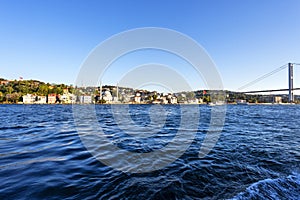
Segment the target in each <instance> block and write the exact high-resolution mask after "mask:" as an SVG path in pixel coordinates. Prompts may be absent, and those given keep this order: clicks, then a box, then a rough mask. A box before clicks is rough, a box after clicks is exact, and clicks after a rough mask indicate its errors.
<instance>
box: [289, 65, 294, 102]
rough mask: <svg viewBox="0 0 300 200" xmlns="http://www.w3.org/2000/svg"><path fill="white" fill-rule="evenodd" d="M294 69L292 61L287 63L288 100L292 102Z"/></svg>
mask: <svg viewBox="0 0 300 200" xmlns="http://www.w3.org/2000/svg"><path fill="white" fill-rule="evenodd" d="M293 80H294V71H293V63H289V102H290V103H292V102H294V84H293Z"/></svg>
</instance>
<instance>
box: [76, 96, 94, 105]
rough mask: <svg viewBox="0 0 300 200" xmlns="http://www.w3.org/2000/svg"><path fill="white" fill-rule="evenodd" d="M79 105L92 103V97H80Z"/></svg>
mask: <svg viewBox="0 0 300 200" xmlns="http://www.w3.org/2000/svg"><path fill="white" fill-rule="evenodd" d="M79 103H82V104H90V103H92V96H88V95H84V96H79Z"/></svg>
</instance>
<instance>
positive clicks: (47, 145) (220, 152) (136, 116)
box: [0, 105, 300, 199]
mask: <svg viewBox="0 0 300 200" xmlns="http://www.w3.org/2000/svg"><path fill="white" fill-rule="evenodd" d="M149 108H150V106H149V105H132V106H130V116H131V119H132V120H133V121H135V122H136V123H137V124H140V125H142V126H147V125H149V124H150V118H149V113H148V112H147V111H148V110H149ZM190 109H191V111H190V112H188V113H187V115H188V114H189V113H193V110H192V109H194V107H191V108H190ZM211 109H212V108H211V107H209V106H199V110H200V124H199V127H198V131H197V134H196V136H195V139H194V141H193V143H192V144H191V146H190V147H189V148H188V149H187V150H186V151H185V153H184V154H183V155H182V156H180V157H179V158H178V159H177V160H176V161H175V162H173V163H170V164H169V165H167V166H166V167H165V168H163V169H160V170H157V171H153V172H149V173H137V174H132V173H124V172H122V171H118V170H115V169H113V168H112V167H110V166H107V165H105V164H103V163H101V162H100V161H99V160H97V159H96V158H95V157H93V156H92V154H91V153H90V152H89V151H88V150H87V149H86V147H85V146H84V145H83V143H82V142H81V139H80V137H79V135H78V133H77V129H76V126H75V123H74V119H73V113H72V106H71V105H0V199H300V121H299V119H300V106H298V105H290V106H281V105H273V106H271V105H270V106H262V105H251V106H238V105H229V106H227V113H226V120H225V125H224V129H223V131H222V133H221V135H220V138H219V140H218V142H217V144H216V146H215V147H214V148H213V149H212V151H211V152H210V153H209V154H208V155H207V156H206V157H204V158H199V157H198V153H199V149H200V147H201V143H202V142H203V139H204V137H205V134H206V131H207V129H208V125H209V120H210V111H211ZM165 110H167V113H168V114H167V117H166V125H165V126H164V127H163V128H162V131H161V133H158V135H155V136H153V138H152V139H151V138H150V139H141V140H138V141H136V140H134V139H132V138H128V135H126V134H123V133H122V130H121V129H120V127H118V126H117V124H116V123H115V122H114V119H113V115H112V114H111V112H110V106H107V105H96V111H97V117H98V120H99V121H98V122H99V126H101V127H102V128H103V129H104V130H105V134H107V136H108V138H110V139H111V140H112V141H113V142H114V144H115V145H117V146H118V147H119V148H124V149H127V150H129V151H131V152H136V153H141V152H143V153H145V152H151V151H152V150H155V149H158V148H163V147H164V146H165V145H167V144H168V141H169V140H172V138H174V136H175V135H176V129H178V128H179V125H178V124H179V123H180V116H179V115H180V112H179V111H180V106H165ZM185 131H187V132H189V131H191V130H189V129H186V130H185ZM182 141H184V138H182ZM110 156H111V157H114V156H116V155H114V154H113V153H112V154H111V155H110Z"/></svg>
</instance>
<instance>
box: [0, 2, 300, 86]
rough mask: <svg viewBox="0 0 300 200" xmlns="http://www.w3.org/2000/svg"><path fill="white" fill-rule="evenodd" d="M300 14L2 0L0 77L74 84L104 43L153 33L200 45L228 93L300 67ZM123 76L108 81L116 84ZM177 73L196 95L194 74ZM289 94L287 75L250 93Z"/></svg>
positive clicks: (213, 5) (269, 5) (221, 5)
mask: <svg viewBox="0 0 300 200" xmlns="http://www.w3.org/2000/svg"><path fill="white" fill-rule="evenodd" d="M299 10H300V1H299V0H284V1H283V0H247V1H240V0H226V1H225V0H222V1H221V0H219V1H216V0H215V1H214V0H196V1H191V0H187V1H183V0H182V1H176V0H167V1H162V0H151V1H143V0H127V1H124V0H120V1H115V0H102V1H101V0H98V1H91V0H87V1H83V0H81V1H79V0H42V1H39V0H26V1H25V0H18V1H17V0H0V69H1V71H0V77H3V78H7V79H18V78H19V77H20V76H22V77H24V79H38V80H42V81H45V82H50V83H68V84H72V83H74V81H75V79H76V76H77V74H78V72H79V69H80V65H81V64H82V62H83V61H84V59H85V58H86V57H87V55H88V54H89V52H90V51H91V50H92V49H93V48H94V47H96V46H97V45H98V44H99V43H100V42H102V41H103V40H105V39H107V38H108V37H110V36H112V35H114V34H117V33H119V32H122V31H125V30H128V29H133V28H139V27H149V26H150V27H164V28H170V29H174V30H176V31H179V32H182V33H184V34H186V35H188V36H190V37H192V38H193V39H195V40H196V41H197V42H198V43H199V44H201V45H202V46H203V47H204V48H205V49H206V51H207V52H208V53H209V55H210V56H211V58H212V59H213V60H214V62H215V63H216V65H217V67H218V70H219V72H220V74H221V76H222V78H223V83H224V87H225V88H227V89H231V90H235V89H237V88H238V87H240V86H242V85H244V84H246V83H247V82H249V81H252V80H254V79H255V78H257V77H258V76H260V75H263V74H264V73H267V72H270V71H272V70H273V69H275V68H277V67H280V66H281V65H283V64H286V63H288V62H298V63H300V23H299V19H300V12H299ZM148 53H149V52H148ZM151 53H152V54H153V57H155V54H156V53H157V52H150V54H151ZM138 57H141V56H138ZM138 57H137V58H138ZM162 58H163V57H162ZM143 61H145V60H143V59H141V60H140V61H139V62H137V63H142V62H143ZM148 61H149V60H147V62H148ZM155 62H157V60H155ZM187 67H188V66H187ZM298 68H300V66H299V67H297V68H296V69H295V86H296V87H300V69H298ZM114 70H115V71H114ZM118 71H122V70H120V69H118V67H115V69H111V71H110V73H111V74H110V75H111V77H110V75H109V74H108V76H107V78H106V79H104V80H106V81H107V83H109V84H114V82H116V81H117V77H114V76H113V75H112V74H115V73H117V72H118ZM178 71H182V73H183V74H184V76H186V77H188V78H189V79H191V80H192V81H193V82H194V85H193V87H194V88H195V89H198V88H197V87H198V83H197V80H196V79H195V77H193V73H192V71H189V70H186V69H184V70H182V69H179V68H178ZM189 73H190V74H189ZM189 76H191V77H189ZM200 82H201V81H199V88H201V87H202V85H201V84H200ZM285 87H287V71H282V72H280V73H278V74H277V75H275V76H273V77H272V78H269V79H267V80H265V81H263V82H261V83H258V84H257V85H254V86H253V87H251V88H249V89H270V88H285Z"/></svg>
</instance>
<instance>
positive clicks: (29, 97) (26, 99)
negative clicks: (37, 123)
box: [22, 94, 35, 104]
mask: <svg viewBox="0 0 300 200" xmlns="http://www.w3.org/2000/svg"><path fill="white" fill-rule="evenodd" d="M22 98H23V103H24V104H33V103H34V102H35V95H33V94H26V95H24V96H22Z"/></svg>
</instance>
